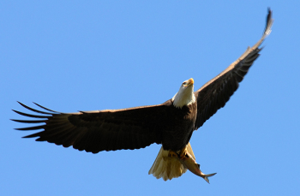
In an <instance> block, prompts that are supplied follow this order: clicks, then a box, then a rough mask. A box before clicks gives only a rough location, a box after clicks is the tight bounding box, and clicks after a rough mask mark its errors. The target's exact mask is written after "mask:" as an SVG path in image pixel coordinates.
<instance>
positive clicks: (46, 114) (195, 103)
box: [12, 9, 273, 182]
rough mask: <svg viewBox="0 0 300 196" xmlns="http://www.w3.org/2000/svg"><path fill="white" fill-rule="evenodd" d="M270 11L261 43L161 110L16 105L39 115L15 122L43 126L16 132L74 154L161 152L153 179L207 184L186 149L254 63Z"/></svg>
mask: <svg viewBox="0 0 300 196" xmlns="http://www.w3.org/2000/svg"><path fill="white" fill-rule="evenodd" d="M271 14H272V12H271V10H270V9H269V10H268V16H267V24H266V27H265V30H264V33H263V36H262V37H261V39H260V40H259V41H258V42H257V43H256V44H255V45H254V46H253V47H251V48H250V47H248V48H247V50H246V51H245V52H244V53H243V54H242V56H241V57H240V58H238V59H237V60H236V61H235V62H233V63H232V64H231V65H229V67H228V68H227V69H225V70H224V71H223V72H221V73H220V74H219V75H217V76H216V77H215V78H213V79H212V80H210V81H209V82H207V83H206V84H204V85H203V86H202V87H201V88H200V89H198V90H197V91H195V92H194V80H193V79H192V78H191V79H188V80H186V81H184V82H183V83H182V84H181V86H180V88H179V91H178V92H177V93H176V94H175V96H173V98H171V99H169V100H167V101H166V102H164V103H162V104H159V105H151V106H142V107H134V108H127V109H118V110H100V111H99V110H97V111H87V112H84V111H81V112H76V113H62V112H57V111H54V110H50V109H48V108H45V107H43V106H41V105H39V104H36V103H35V104H36V105H37V106H38V107H40V108H42V109H43V110H37V109H34V108H31V107H28V106H27V105H25V104H22V103H20V102H19V103H20V104H21V105H22V106H23V107H25V108H26V109H28V110H31V111H33V112H35V113H39V114H28V113H23V112H20V111H16V110H13V111H15V112H16V113H18V114H20V115H23V116H26V117H30V118H34V119H35V120H16V119H12V120H13V121H16V122H21V123H31V124H35V123H43V124H41V125H36V126H31V127H26V128H17V130H39V129H42V130H41V131H40V132H36V133H33V134H31V135H27V136H25V137H24V138H34V137H37V139H36V141H47V142H50V143H55V144H56V145H62V146H64V147H69V146H73V148H74V149H78V150H80V151H82V150H85V151H86V152H92V153H98V152H100V151H104V150H105V151H112V150H121V149H130V150H133V149H140V148H145V147H146V146H149V145H150V144H153V143H157V144H161V145H162V147H161V149H160V151H159V153H158V155H157V157H156V159H155V161H154V163H153V165H152V167H151V169H150V171H149V174H153V175H154V176H155V177H156V178H161V177H162V178H163V179H164V180H168V179H169V180H171V179H172V178H175V177H179V176H181V175H182V174H183V173H185V172H186V171H187V169H189V170H190V171H191V172H193V173H194V174H196V175H198V176H201V177H202V178H204V179H205V180H206V181H207V182H209V181H208V177H210V176H213V175H215V173H213V174H207V175H206V174H204V173H202V171H201V170H200V165H199V164H197V163H196V159H195V155H194V153H193V150H192V148H191V146H190V143H189V141H190V138H191V136H192V134H193V131H194V130H197V129H198V128H199V127H201V126H202V125H203V123H204V122H205V121H206V120H208V119H209V118H210V117H211V116H212V115H213V114H215V113H216V112H217V110H218V109H220V108H221V107H224V105H225V103H226V102H227V101H228V100H229V98H230V96H231V95H232V94H233V93H234V92H235V91H236V90H237V88H238V86H239V83H240V82H241V81H242V80H243V78H244V76H245V75H246V74H247V72H248V70H249V68H250V67H251V65H252V64H253V62H254V61H255V60H256V59H257V58H258V56H259V52H260V51H261V50H262V48H259V46H260V45H261V43H262V42H263V40H264V39H265V38H266V36H267V35H269V34H270V32H271V26H272V23H273V19H272V16H271Z"/></svg>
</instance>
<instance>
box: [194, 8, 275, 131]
mask: <svg viewBox="0 0 300 196" xmlns="http://www.w3.org/2000/svg"><path fill="white" fill-rule="evenodd" d="M272 24H273V19H272V11H271V10H270V9H269V10H268V16H267V23H266V28H265V31H264V34H263V36H262V37H261V39H260V40H259V41H258V42H257V43H256V44H255V45H254V46H253V47H251V48H250V47H248V48H247V50H246V51H245V52H244V54H242V56H240V58H238V59H237V60H236V61H235V62H233V63H232V64H231V65H229V67H227V69H225V70H224V71H223V72H222V73H220V74H219V75H217V76H216V77H215V78H213V79H212V80H210V81H209V82H207V83H206V84H205V85H203V86H202V87H201V88H200V89H199V90H197V91H196V92H195V96H196V98H197V111H198V114H197V120H196V126H195V128H196V129H198V128H199V127H201V126H202V125H203V123H204V122H205V121H206V120H208V119H209V118H210V117H211V116H212V115H214V114H215V113H216V112H217V110H218V109H220V108H221V107H224V105H225V104H226V102H227V101H228V100H229V98H230V96H231V95H232V94H233V93H234V92H235V91H236V90H237V88H238V86H239V82H241V81H242V80H243V78H244V76H245V75H246V74H247V72H248V70H249V68H250V67H251V65H252V64H253V62H254V61H255V60H256V59H257V58H258V56H259V52H260V51H261V50H262V48H259V46H260V45H261V43H262V42H263V41H264V39H265V38H266V37H267V36H268V35H269V34H270V33H271V27H272Z"/></svg>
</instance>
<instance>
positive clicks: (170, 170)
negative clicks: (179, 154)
mask: <svg viewBox="0 0 300 196" xmlns="http://www.w3.org/2000/svg"><path fill="white" fill-rule="evenodd" d="M168 154H169V151H168V150H164V149H163V147H161V149H160V150H159V152H158V155H157V157H156V159H155V161H154V163H153V165H152V167H151V168H150V170H149V172H148V174H153V176H155V177H156V178H157V179H159V178H163V179H164V181H167V180H171V179H172V178H177V177H179V176H181V175H182V174H183V173H185V172H186V170H187V169H186V168H185V167H184V166H183V165H182V164H181V163H180V161H179V160H178V158H176V157H168Z"/></svg>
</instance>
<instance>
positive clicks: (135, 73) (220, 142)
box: [0, 0, 300, 196]
mask: <svg viewBox="0 0 300 196" xmlns="http://www.w3.org/2000/svg"><path fill="white" fill-rule="evenodd" d="M283 2H284V3H283ZM268 7H271V9H272V10H273V17H274V19H275V21H274V25H273V31H272V33H271V35H270V36H269V37H268V38H267V39H266V41H265V42H264V43H263V45H264V46H265V48H264V49H263V50H262V52H261V56H260V57H259V59H258V60H257V61H256V62H255V63H254V66H253V67H252V68H251V69H250V71H249V73H248V74H247V75H246V77H245V79H244V81H243V82H242V83H241V85H240V88H239V89H238V91H237V92H236V93H235V94H234V95H233V97H231V99H230V101H229V102H228V103H227V104H226V106H225V108H222V109H221V110H219V111H218V112H217V114H215V115H214V116H213V117H212V118H211V119H210V120H208V121H207V122H206V123H205V124H204V126H203V127H201V128H200V129H198V130H197V131H196V132H195V133H194V134H193V137H192V139H191V145H192V147H193V150H194V153H195V155H196V158H197V162H199V163H200V164H201V169H202V171H203V172H204V173H213V172H217V175H215V176H213V177H211V179H210V182H211V183H210V184H207V183H206V182H205V181H204V180H203V179H202V178H200V177H198V176H195V175H194V174H192V173H191V172H187V173H186V174H184V175H183V176H182V177H180V178H176V179H173V180H171V181H167V182H164V181H163V180H162V179H160V180H157V179H156V178H154V177H153V176H150V175H148V170H149V169H150V167H151V165H152V163H153V161H154V159H155V157H156V155H157V153H158V151H159V148H160V146H159V145H156V144H153V145H151V146H149V147H147V148H145V149H142V150H134V151H116V152H100V153H98V154H92V153H86V152H79V151H77V150H74V149H73V148H63V147H61V146H56V145H54V144H49V143H47V142H35V141H34V139H21V137H22V136H25V135H28V134H29V133H33V132H22V131H16V130H14V128H17V127H22V126H23V125H22V124H19V123H15V122H12V121H10V120H9V119H20V118H21V119H24V118H25V117H24V118H23V117H21V116H19V115H17V114H15V113H13V112H12V111H11V109H17V110H21V111H25V109H23V108H22V107H21V106H20V105H18V103H17V102H16V101H21V102H23V103H25V104H28V105H29V106H34V105H33V104H32V102H37V103H39V104H41V105H44V106H45V107H48V108H51V109H53V110H58V111H61V112H76V111H78V110H83V111H85V110H101V109H118V108H128V107H134V106H141V105H152V104H159V103H162V102H164V101H166V100H167V99H169V98H171V97H172V96H173V95H174V94H175V93H176V92H177V91H178V89H179V86H180V84H181V83H182V82H183V81H184V80H186V79H189V78H191V77H193V78H194V80H195V88H196V89H198V88H200V87H201V86H202V85H203V84H204V83H206V82H207V81H208V80H210V79H212V78H213V77H214V76H216V75H217V74H219V73H220V72H221V71H223V70H224V69H225V68H226V67H227V66H228V65H229V64H230V63H232V62H233V61H235V60H236V59H237V58H238V57H239V56H240V55H241V54H242V53H243V52H244V51H245V50H246V48H247V46H252V45H253V44H255V43H256V42H257V41H258V40H259V38H260V37H261V35H262V32H263V29H264V27H265V21H266V15H267V8H268ZM299 8H300V1H296V0H294V1H292V0H291V1H271V0H253V1H221V0H216V1H161V0H159V1H158V0H157V1H156V0H153V1H147V2H146V1H1V2H0V27H1V28H0V43H1V44H0V63H1V71H0V81H1V85H0V93H1V114H0V115H1V116H0V117H1V118H0V122H1V137H0V151H1V158H0V160H1V161H0V195H24V196H27V195H30V196H33V195H57V196H58V195H299V193H300V177H299V174H300V167H299V165H300V158H299V155H300V153H299V152H300V142H299V140H300V133H299V132H300V131H299V125H300V122H299V121H300V120H299V109H300V104H299V100H300V95H299V89H300V77H299V71H300V66H299V55H300V49H299V45H300V40H299V35H300V25H299V24H300V12H299Z"/></svg>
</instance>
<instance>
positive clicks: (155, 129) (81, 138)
mask: <svg viewBox="0 0 300 196" xmlns="http://www.w3.org/2000/svg"><path fill="white" fill-rule="evenodd" d="M19 103H20V102H19ZM20 104H21V105H22V106H23V107H25V108H27V109H28V110H31V111H33V112H36V113H40V114H42V115H37V114H27V113H23V112H19V111H16V110H14V111H15V112H16V113H18V114H20V115H23V116H27V117H31V118H36V119H38V120H14V119H13V121H16V122H21V123H33V124H35V123H44V124H42V125H37V126H32V127H26V128H17V130H24V131H25V130H38V129H43V131H40V132H37V133H34V134H31V135H28V136H25V137H24V138H32V137H38V138H37V139H36V141H48V142H50V143H55V144H57V145H63V146H64V147H69V146H73V147H74V148H75V149H78V150H80V151H81V150H85V151H87V152H93V153H98V152H99V151H103V150H106V151H109V150H120V149H139V148H144V147H146V146H148V145H150V144H152V143H157V144H159V143H161V132H162V131H163V130H162V129H163V121H164V120H165V118H167V113H168V108H169V105H170V102H168V101H167V102H165V103H164V104H160V105H153V106H144V107H135V108H129V109H121V110H102V111H90V112H78V113H61V112H56V111H53V110H50V109H48V108H45V107H43V106H41V105H38V104H36V105H37V106H39V107H41V108H42V109H44V110H45V111H40V110H36V109H33V108H31V107H28V106H26V105H24V104H22V103H20Z"/></svg>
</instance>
